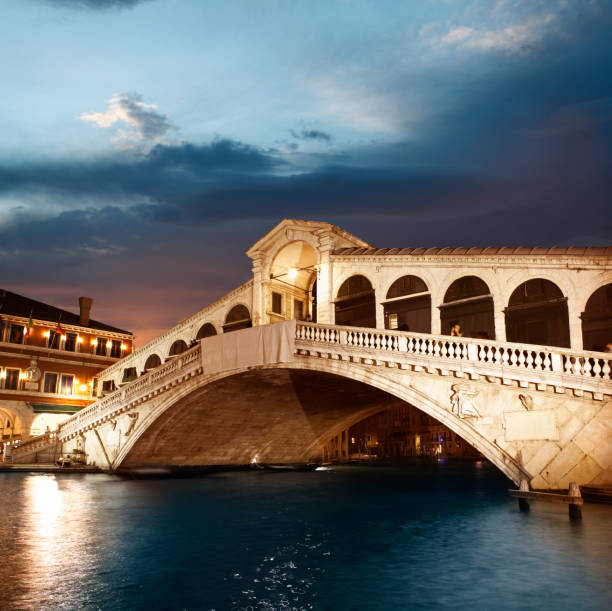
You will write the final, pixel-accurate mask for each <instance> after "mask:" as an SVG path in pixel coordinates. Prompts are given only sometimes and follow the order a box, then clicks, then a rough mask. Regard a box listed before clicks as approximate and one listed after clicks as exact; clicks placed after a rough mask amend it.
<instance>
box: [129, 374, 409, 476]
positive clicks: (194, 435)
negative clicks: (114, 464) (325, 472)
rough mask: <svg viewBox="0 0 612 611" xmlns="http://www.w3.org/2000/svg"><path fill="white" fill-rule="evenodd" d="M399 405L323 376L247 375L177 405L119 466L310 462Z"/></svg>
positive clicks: (362, 386) (359, 385)
mask: <svg viewBox="0 0 612 611" xmlns="http://www.w3.org/2000/svg"><path fill="white" fill-rule="evenodd" d="M399 405H406V403H405V402H404V401H402V400H400V399H397V398H396V397H393V396H391V395H390V394H388V393H386V392H384V391H382V390H379V389H377V388H374V387H372V386H368V385H367V384H364V383H361V382H357V381H354V380H350V379H347V378H344V377H341V376H336V375H333V374H329V373H321V372H311V371H299V370H291V369H265V370H253V371H248V372H245V373H242V374H238V375H235V376H231V377H227V378H223V379H221V380H218V381H216V382H213V383H211V384H208V385H206V386H204V387H202V388H200V389H196V390H194V391H193V392H192V393H191V394H189V395H187V396H186V397H184V398H182V399H180V400H179V401H178V402H177V403H176V404H174V405H173V406H172V407H170V408H169V409H167V410H166V411H165V412H164V413H163V414H162V415H161V416H159V417H158V418H157V419H156V420H155V421H154V422H152V423H151V425H150V426H149V427H148V428H147V430H146V431H144V432H143V434H142V435H141V436H140V438H139V439H138V440H137V441H136V442H135V444H134V446H133V447H132V449H131V450H130V451H129V453H128V454H127V456H126V457H125V459H124V460H123V461H122V462H121V465H119V466H120V468H136V467H151V466H162V465H163V466H202V465H244V464H248V463H250V462H252V461H253V459H256V460H257V461H258V462H260V463H295V462H308V461H316V460H320V459H321V455H322V448H323V445H324V444H325V443H326V442H327V441H328V440H329V438H330V437H331V436H333V435H335V434H338V433H339V432H340V431H342V430H345V429H347V428H348V427H349V426H351V425H352V424H353V423H355V422H358V421H360V420H362V419H363V418H365V417H367V416H369V415H371V414H374V413H376V412H379V411H381V410H385V409H388V408H391V407H394V406H399Z"/></svg>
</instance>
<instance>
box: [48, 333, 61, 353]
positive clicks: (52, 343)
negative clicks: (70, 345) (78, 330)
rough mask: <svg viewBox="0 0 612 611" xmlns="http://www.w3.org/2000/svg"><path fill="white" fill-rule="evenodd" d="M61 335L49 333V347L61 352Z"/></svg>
mask: <svg viewBox="0 0 612 611" xmlns="http://www.w3.org/2000/svg"><path fill="white" fill-rule="evenodd" d="M60 338H61V335H60V333H58V332H57V331H53V330H52V331H49V338H48V339H47V347H48V348H53V349H54V350H59V347H60Z"/></svg>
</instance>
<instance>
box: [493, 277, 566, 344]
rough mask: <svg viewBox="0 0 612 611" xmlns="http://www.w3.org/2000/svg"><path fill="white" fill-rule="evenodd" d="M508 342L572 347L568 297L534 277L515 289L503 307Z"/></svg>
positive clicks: (556, 288)
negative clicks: (506, 305) (505, 306)
mask: <svg viewBox="0 0 612 611" xmlns="http://www.w3.org/2000/svg"><path fill="white" fill-rule="evenodd" d="M504 312H505V315H506V339H507V340H508V341H509V342H520V343H524V344H539V345H544V346H559V347H560V348H569V347H570V335H569V317H568V313H567V298H566V297H564V296H563V293H562V292H561V289H560V288H559V287H558V286H557V285H556V284H554V283H553V282H551V281H550V280H544V279H543V278H532V279H531V280H527V282H523V283H522V284H520V285H519V286H517V287H516V289H514V291H513V293H512V295H510V299H509V301H508V307H507V308H506V309H505V310H504Z"/></svg>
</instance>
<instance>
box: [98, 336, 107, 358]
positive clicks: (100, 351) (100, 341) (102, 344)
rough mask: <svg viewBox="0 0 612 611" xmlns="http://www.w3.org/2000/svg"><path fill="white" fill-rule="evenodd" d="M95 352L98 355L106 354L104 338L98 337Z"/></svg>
mask: <svg viewBox="0 0 612 611" xmlns="http://www.w3.org/2000/svg"><path fill="white" fill-rule="evenodd" d="M96 354H97V355H98V356H106V340H105V339H104V338H103V337H99V338H98V343H97V344H96Z"/></svg>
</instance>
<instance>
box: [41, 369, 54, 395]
mask: <svg viewBox="0 0 612 611" xmlns="http://www.w3.org/2000/svg"><path fill="white" fill-rule="evenodd" d="M43 392H57V373H45V379H44V381H43Z"/></svg>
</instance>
